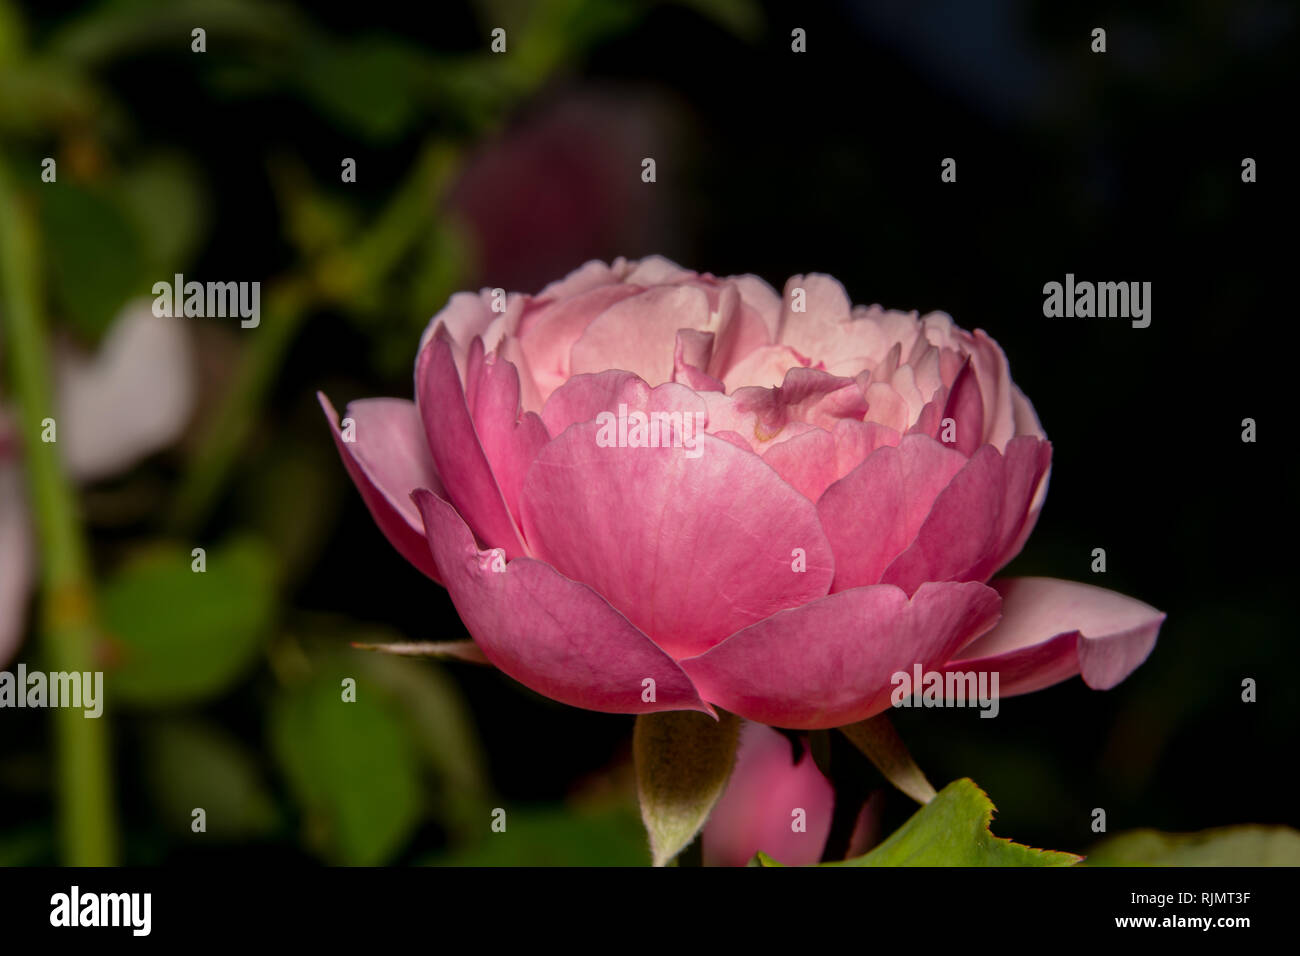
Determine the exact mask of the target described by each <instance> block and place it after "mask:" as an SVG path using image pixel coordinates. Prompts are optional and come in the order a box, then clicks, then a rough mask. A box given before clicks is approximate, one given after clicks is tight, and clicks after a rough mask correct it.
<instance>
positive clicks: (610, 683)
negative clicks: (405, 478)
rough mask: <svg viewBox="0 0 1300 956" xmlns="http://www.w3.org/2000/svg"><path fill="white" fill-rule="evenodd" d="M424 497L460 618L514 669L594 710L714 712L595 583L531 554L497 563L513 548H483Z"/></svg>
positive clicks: (447, 511)
mask: <svg viewBox="0 0 1300 956" xmlns="http://www.w3.org/2000/svg"><path fill="white" fill-rule="evenodd" d="M415 503H416V504H417V505H418V506H419V508H420V512H421V513H422V515H423V516H424V524H425V528H426V530H427V533H428V542H429V548H430V549H431V551H432V552H433V556H434V558H435V560H436V561H437V564H438V568H439V571H440V573H441V574H442V577H443V580H444V581H445V582H446V586H447V591H448V593H449V594H450V595H451V600H452V603H453V604H454V605H455V606H456V611H457V613H458V614H459V615H460V619H461V621H463V622H464V624H465V628H466V629H467V630H468V631H469V633H470V635H471V636H472V637H473V638H474V641H475V643H477V644H478V646H479V647H480V648H482V650H483V653H484V655H485V656H486V657H487V659H488V660H489V661H491V662H492V663H493V664H494V665H496V666H497V667H498V668H500V669H501V670H502V671H504V672H505V673H506V674H508V675H510V676H511V677H513V678H514V679H515V680H517V681H519V682H520V683H521V684H523V685H525V686H526V687H529V688H531V689H532V690H534V691H536V692H537V693H539V694H542V695H544V696H546V697H549V698H551V699H552V700H558V701H560V702H561V703H565V704H570V705H572V706H574V707H585V708H586V709H588V710H598V711H604V712H606V713H618V714H645V713H653V712H656V711H661V710H699V711H703V712H705V713H708V714H713V710H712V708H710V707H709V706H708V705H707V704H706V703H704V701H703V700H702V699H701V698H700V696H699V693H698V692H697V691H696V690H695V688H694V686H693V685H692V684H691V682H690V680H689V678H687V677H686V674H685V673H684V672H683V671H682V669H681V668H680V667H679V666H678V665H677V664H676V663H675V662H674V661H673V660H672V658H670V657H669V656H668V655H667V654H665V653H664V652H663V651H661V650H660V649H659V648H658V647H656V646H655V644H654V642H653V641H651V640H650V639H649V638H648V637H646V635H645V634H643V633H641V632H640V631H638V630H637V629H636V628H635V627H633V626H632V625H631V624H630V623H628V621H627V619H626V618H625V617H623V615H621V614H619V613H618V612H617V611H616V610H614V608H612V607H610V605H609V603H608V602H606V601H605V599H604V598H602V597H601V596H600V595H599V594H597V593H596V592H595V591H593V590H592V589H591V588H590V587H588V586H587V585H585V584H580V583H578V582H577V581H571V580H569V579H568V578H565V577H564V576H562V575H561V574H559V573H558V572H557V571H556V570H555V569H554V568H552V567H550V566H549V565H547V564H545V563H543V562H541V561H537V560H534V559H532V558H515V559H514V560H512V561H510V562H508V563H504V564H498V561H501V560H503V559H504V555H502V554H501V553H500V552H496V553H494V552H492V551H480V550H479V549H478V548H477V546H476V545H475V543H474V538H473V536H472V535H471V534H470V531H469V528H468V527H467V526H466V524H465V522H464V521H463V520H462V519H461V517H460V516H459V515H458V514H457V513H456V510H455V509H454V508H453V507H452V506H451V505H450V504H449V503H448V502H446V501H445V500H443V499H442V498H440V497H438V496H437V495H434V494H430V493H428V492H424V491H419V492H416V494H415ZM494 565H496V566H497V567H503V568H504V570H494ZM647 681H653V683H646V682H647ZM651 698H653V699H651Z"/></svg>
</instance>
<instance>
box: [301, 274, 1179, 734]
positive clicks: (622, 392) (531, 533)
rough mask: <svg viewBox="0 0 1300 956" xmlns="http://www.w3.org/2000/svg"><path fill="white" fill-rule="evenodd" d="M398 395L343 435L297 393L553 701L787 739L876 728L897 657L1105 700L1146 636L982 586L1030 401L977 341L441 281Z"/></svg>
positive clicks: (1015, 686)
mask: <svg viewBox="0 0 1300 956" xmlns="http://www.w3.org/2000/svg"><path fill="white" fill-rule="evenodd" d="M494 306H499V307H500V309H499V310H494ZM415 391H416V400H415V402H409V401H405V400H401V399H367V400H363V401H358V402H354V403H352V404H351V405H349V406H348V410H347V416H348V417H349V418H350V419H352V422H353V426H354V427H353V428H351V429H349V435H348V436H347V438H351V439H352V440H347V438H345V436H344V435H343V434H341V433H340V431H339V428H338V425H339V422H338V417H337V415H336V413H335V412H334V410H333V408H332V407H331V406H330V405H329V402H328V400H326V399H325V398H324V396H322V403H323V406H324V408H325V410H326V414H327V416H328V418H329V420H330V422H331V424H332V425H333V426H334V431H335V439H336V442H337V444H338V448H339V451H340V453H341V454H342V456H343V461H344V464H345V465H346V466H347V468H348V470H349V472H350V473H351V475H352V477H353V479H354V480H355V482H356V483H357V486H358V488H359V489H360V491H361V494H362V496H363V498H364V499H365V501H366V504H367V505H368V506H369V508H370V510H371V512H372V514H373V515H374V517H375V520H376V521H377V523H378V524H379V526H380V527H381V528H382V529H383V531H384V533H385V534H386V535H387V536H388V537H389V539H390V540H391V541H392V543H393V544H394V546H396V547H397V549H398V550H399V551H400V552H401V553H402V554H403V555H405V556H406V557H407V558H408V559H409V560H410V561H411V562H412V563H414V564H415V565H416V566H417V567H418V568H420V569H421V570H422V571H424V572H425V573H426V574H428V575H429V576H430V577H432V578H434V579H435V580H437V581H439V582H441V583H443V584H444V586H445V587H446V588H447V590H448V591H449V592H450V595H451V598H452V601H453V602H454V604H455V605H456V608H457V610H458V611H459V613H460V616H461V619H462V620H463V621H464V623H465V626H466V628H467V629H468V630H469V632H470V634H471V635H472V636H473V638H474V640H475V641H476V642H477V644H478V645H479V647H480V648H481V649H482V651H483V653H484V654H485V656H486V657H487V658H488V659H489V660H490V661H491V662H492V663H493V664H495V665H496V666H497V667H499V668H500V669H501V670H503V671H505V672H506V673H507V674H509V675H511V676H512V677H514V678H515V679H517V680H519V681H521V682H522V683H524V684H526V685H527V686H529V687H531V688H532V689H534V690H536V691H538V692H539V693H542V694H545V695H547V696H549V697H552V698H554V699H556V700H560V701H563V702H565V703H569V704H573V705H576V706H580V707H587V708H591V709H593V710H602V711H613V712H622V713H643V712H650V711H660V710H673V709H695V710H702V711H706V712H711V711H712V706H711V705H717V706H720V707H723V708H725V709H726V710H729V711H731V712H733V713H736V714H739V715H740V716H742V717H745V718H748V719H750V720H754V721H759V722H762V723H766V724H772V725H776V726H782V727H791V728H805V729H806V728H825V727H834V726H840V725H844V724H848V723H852V722H855V721H859V720H862V719H864V718H867V717H871V716H873V715H875V714H878V713H880V712H882V711H884V710H886V709H887V708H888V707H889V706H890V695H891V690H892V686H893V685H892V683H891V675H893V674H895V673H897V672H900V671H904V672H909V673H910V672H911V671H912V668H913V665H920V666H921V667H922V668H923V669H924V670H926V671H943V670H944V669H945V668H950V669H958V670H988V671H992V672H997V673H999V674H1000V675H1001V686H1000V693H1001V696H1008V695H1011V694H1018V693H1024V692H1026V691H1031V690H1037V689H1039V688H1041V687H1045V686H1047V685H1049V684H1053V683H1056V682H1058V681H1062V680H1065V679H1066V678H1068V677H1070V676H1073V675H1075V674H1082V676H1083V678H1084V680H1085V682H1087V683H1088V684H1089V686H1092V687H1095V688H1109V687H1111V686H1113V685H1115V684H1116V683H1118V682H1119V681H1121V680H1123V678H1124V677H1125V676H1127V675H1128V674H1129V673H1130V672H1131V671H1132V670H1133V669H1134V668H1135V667H1137V666H1138V665H1139V664H1140V663H1141V662H1142V661H1143V660H1144V659H1145V658H1146V656H1147V654H1148V653H1149V652H1150V651H1151V649H1152V647H1153V646H1154V644H1155V640H1156V634H1157V631H1158V630H1159V627H1160V624H1161V622H1162V620H1163V618H1164V615H1163V614H1161V613H1160V612H1158V611H1156V610H1155V609H1153V608H1151V607H1149V606H1148V605H1146V604H1143V603H1142V602H1140V601H1136V600H1133V599H1131V598H1127V597H1124V596H1122V595H1119V594H1115V593H1113V592H1110V591H1106V590H1103V589H1101V588H1096V587H1092V586H1089V585H1083V584H1075V583H1071V582H1066V581H1057V580H1050V579H1041V578H1028V579H1011V580H1003V581H997V582H994V584H993V585H992V586H990V585H988V584H986V583H985V582H987V581H988V580H989V578H990V577H991V576H992V575H993V574H994V573H995V572H996V571H997V570H998V569H999V568H1001V567H1002V566H1003V565H1005V564H1006V563H1007V562H1008V561H1010V560H1011V558H1012V557H1014V556H1015V555H1016V554H1017V553H1018V552H1019V551H1020V548H1021V546H1022V545H1023V543H1024V541H1025V539H1026V538H1027V537H1028V535H1029V533H1030V531H1031V530H1032V528H1033V526H1034V523H1035V521H1036V519H1037V517H1038V513H1039V510H1040V509H1041V507H1042V504H1043V499H1044V497H1045V495H1046V491H1047V478H1048V471H1049V464H1050V459H1051V446H1050V444H1049V443H1048V442H1047V440H1046V437H1045V436H1044V434H1043V430H1042V428H1041V426H1040V425H1039V422H1038V419H1037V417H1036V415H1035V414H1034V410H1033V408H1032V406H1031V405H1030V403H1029V401H1028V399H1026V398H1025V396H1024V395H1023V394H1022V393H1021V392H1020V390H1019V389H1018V388H1017V387H1016V386H1015V385H1014V384H1013V383H1012V381H1011V377H1010V374H1009V371H1008V368H1007V361H1006V357H1005V356H1004V355H1003V353H1002V350H1001V349H1000V348H999V347H998V345H997V344H996V343H995V342H994V341H993V340H992V339H990V338H989V337H988V336H987V335H985V334H984V333H983V332H979V331H977V332H975V333H973V334H972V333H969V332H966V331H963V330H962V329H959V328H957V327H956V326H955V325H954V324H953V322H952V320H951V319H950V318H949V317H948V316H947V315H944V314H942V313H937V312H936V313H930V314H929V315H926V316H918V315H916V314H915V313H904V312H894V311H887V310H885V309H882V308H880V307H879V306H871V307H863V306H856V307H855V306H852V305H851V304H850V302H849V299H848V297H847V295H846V294H845V291H844V289H843V287H842V286H841V285H840V284H839V283H838V282H836V281H835V280H834V279H832V278H830V277H828V276H824V275H807V276H795V277H794V278H792V279H790V280H789V282H787V283H786V287H785V290H784V292H783V293H779V294H778V293H777V292H776V291H775V290H774V289H772V288H771V287H770V286H768V285H767V283H765V282H763V281H762V280H761V279H758V278H756V277H754V276H749V275H746V276H736V277H731V278H716V277H713V276H711V275H707V274H704V275H700V274H696V273H694V272H690V271H687V270H685V269H682V268H681V267H679V266H677V265H675V264H674V263H672V262H669V261H667V260H665V259H662V258H658V257H652V258H649V259H644V260H641V261H639V262H637V261H625V260H622V259H619V260H617V261H615V262H614V263H613V264H612V265H605V264H604V263H601V262H590V263H588V264H587V265H585V266H583V267H582V268H581V269H578V270H577V271H576V272H573V273H572V274H570V275H569V276H567V277H566V278H565V279H562V280H560V281H558V282H554V283H552V284H551V285H549V286H547V287H546V288H545V289H543V290H542V292H541V293H540V294H539V295H537V296H528V295H519V294H512V295H510V296H509V297H503V298H502V300H501V301H500V302H497V301H496V300H495V299H494V296H493V294H492V292H491V291H490V290H484V291H483V292H482V293H480V294H477V295H475V294H472V293H458V294H457V295H455V296H453V297H452V299H451V301H450V302H449V303H448V304H447V306H446V307H445V308H444V309H443V310H442V311H441V312H439V313H438V315H437V316H435V317H434V319H433V321H432V322H431V323H430V325H429V328H428V330H427V331H426V333H425V335H424V337H423V341H422V342H421V347H420V350H419V356H418V359H417V362H416V381H415ZM616 415H617V417H618V420H619V425H618V427H617V429H615V427H614V425H613V424H612V422H613V419H614V418H615V416H616ZM638 416H640V418H638ZM647 421H650V422H655V423H657V426H656V427H655V428H654V429H648V428H646V427H644V426H645V423H646V422H647ZM638 422H640V423H641V425H640V426H638V424H637V423H638ZM696 423H699V425H700V431H699V433H696V431H695V430H694V426H695V424H696ZM658 426H662V427H658ZM652 436H658V439H657V440H652ZM646 445H651V446H657V447H645V446H646ZM638 446H640V447H638ZM664 446H668V447H664ZM413 492H414V495H412V493H413ZM647 678H651V679H653V681H654V684H653V687H654V693H652V694H644V693H643V690H644V688H645V686H647V685H645V684H644V683H643V682H644V681H645V680H646V679H647Z"/></svg>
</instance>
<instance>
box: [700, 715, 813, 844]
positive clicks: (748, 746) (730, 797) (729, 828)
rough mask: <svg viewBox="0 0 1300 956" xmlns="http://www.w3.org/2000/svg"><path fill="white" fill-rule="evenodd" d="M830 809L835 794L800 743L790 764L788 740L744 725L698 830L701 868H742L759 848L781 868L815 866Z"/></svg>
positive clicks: (751, 725)
mask: <svg viewBox="0 0 1300 956" xmlns="http://www.w3.org/2000/svg"><path fill="white" fill-rule="evenodd" d="M834 809H835V790H834V788H833V787H832V786H831V783H830V781H829V780H827V779H826V778H825V777H823V776H822V773H821V771H820V770H818V769H817V765H816V764H815V763H814V762H813V759H812V755H811V754H810V753H809V752H808V747H807V746H806V745H802V746H801V747H800V756H799V761H798V763H796V762H795V761H794V760H793V758H792V755H791V752H790V741H789V740H787V739H786V738H785V737H784V736H782V735H781V734H779V733H777V732H776V731H775V730H772V729H771V728H770V727H764V726H763V725H762V724H755V723H746V724H745V726H744V727H743V728H741V732H740V750H739V752H738V753H737V754H736V769H735V770H733V771H732V772H731V780H729V781H728V782H727V789H726V790H724V791H723V793H722V796H721V797H720V798H719V799H718V802H717V804H716V805H714V807H713V812H712V813H711V814H709V822H708V823H707V824H705V827H704V833H703V835H702V838H701V839H702V841H703V843H702V849H703V853H704V865H705V866H744V865H745V864H746V863H748V862H749V861H750V860H752V859H753V858H754V854H755V853H757V852H758V851H759V850H762V851H763V852H764V853H766V854H768V855H769V856H772V857H775V858H776V859H778V860H780V861H781V862H782V863H784V864H786V865H787V866H809V865H811V864H813V863H816V862H817V861H818V860H820V859H821V855H822V851H823V850H825V849H826V838H827V837H828V836H830V832H831V813H832V812H833V810H834ZM796 810H802V811H803V814H804V820H805V823H806V827H807V829H806V831H804V832H797V831H795V830H794V829H793V827H792V826H791V823H793V822H794V819H795V815H794V811H796Z"/></svg>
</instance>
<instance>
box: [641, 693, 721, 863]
mask: <svg viewBox="0 0 1300 956" xmlns="http://www.w3.org/2000/svg"><path fill="white" fill-rule="evenodd" d="M718 718H719V719H718V720H714V719H713V718H712V717H710V716H709V715H708V714H701V713H699V712H697V711H693V710H680V711H666V712H664V713H658V714H641V715H640V716H639V717H637V719H636V730H635V732H634V733H633V735H632V752H633V756H634V757H635V760H636V783H637V794H638V796H639V797H640V800H641V819H642V820H643V821H644V822H645V827H646V831H647V832H648V833H649V835H650V853H651V856H652V857H653V860H654V865H655V866H664V865H665V864H666V863H667V862H668V861H669V860H671V859H672V858H673V857H675V856H676V855H677V854H678V853H679V852H681V851H682V850H683V849H684V848H685V847H686V845H687V844H688V843H690V842H691V840H693V839H695V835H696V834H697V833H699V832H700V828H701V827H703V826H704V821H705V820H707V819H708V817H709V811H711V810H712V809H713V805H714V804H715V803H716V802H717V800H718V797H720V796H722V790H723V788H724V787H725V786H726V785H727V778H728V777H730V776H731V769H732V767H733V766H735V763H736V745H737V741H738V739H739V734H740V720H739V718H737V717H735V716H734V715H732V714H727V713H722V712H720V713H719V714H718Z"/></svg>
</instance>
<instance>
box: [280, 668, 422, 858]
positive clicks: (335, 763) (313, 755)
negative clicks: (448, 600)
mask: <svg viewBox="0 0 1300 956" xmlns="http://www.w3.org/2000/svg"><path fill="white" fill-rule="evenodd" d="M271 746H272V751H273V752H274V754H275V756H276V760H277V761H278V762H279V764H280V767H281V769H282V770H283V772H284V775H285V778H286V779H287V780H288V783H289V788H290V790H291V791H292V792H293V794H294V796H295V798H296V799H297V802H298V804H299V806H300V807H301V808H302V810H303V817H304V819H303V822H304V827H305V838H306V841H307V843H308V844H309V845H310V846H311V847H312V848H313V849H314V850H315V851H316V852H317V853H318V854H319V855H321V856H322V857H324V858H325V859H326V860H328V861H330V862H332V863H340V864H347V865H352V866H374V865H377V864H381V863H384V862H385V861H387V860H389V859H391V857H392V856H393V855H394V854H395V853H396V852H397V851H398V850H399V849H400V848H401V847H402V845H403V844H404V843H405V842H406V840H407V838H408V837H409V835H410V833H411V831H412V830H413V829H414V827H415V825H416V823H417V822H418V820H419V817H420V780H419V762H418V758H417V754H416V749H415V745H414V744H413V743H412V741H411V738H410V734H409V733H408V731H407V728H406V725H405V723H404V722H403V719H402V717H401V715H400V714H399V713H398V711H397V708H396V707H395V706H394V703H393V701H392V699H391V698H390V697H389V696H388V695H387V694H385V693H384V691H383V690H382V689H381V688H380V687H379V686H378V685H376V684H374V683H373V682H371V681H368V680H366V679H365V678H359V679H357V680H356V700H355V701H351V702H348V701H345V700H344V699H343V689H342V685H341V680H336V679H335V675H333V674H331V675H330V676H328V677H326V676H322V677H319V678H316V679H314V680H312V681H310V682H309V683H307V684H305V685H301V686H299V687H296V688H293V689H291V690H289V691H288V692H286V693H283V694H281V695H280V696H279V697H277V698H276V700H275V702H274V704H273V707H272V711H271Z"/></svg>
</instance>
